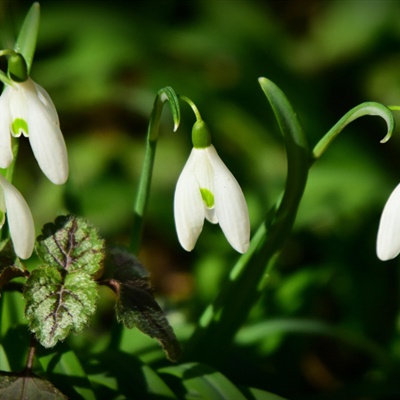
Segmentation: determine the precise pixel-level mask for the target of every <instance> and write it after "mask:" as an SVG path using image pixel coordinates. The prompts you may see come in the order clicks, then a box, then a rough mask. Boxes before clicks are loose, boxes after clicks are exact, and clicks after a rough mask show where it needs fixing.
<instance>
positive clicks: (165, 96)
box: [130, 87, 180, 254]
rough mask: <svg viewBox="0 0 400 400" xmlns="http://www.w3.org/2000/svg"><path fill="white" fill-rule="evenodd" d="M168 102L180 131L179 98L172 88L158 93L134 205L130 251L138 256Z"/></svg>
mask: <svg viewBox="0 0 400 400" xmlns="http://www.w3.org/2000/svg"><path fill="white" fill-rule="evenodd" d="M167 100H168V102H169V105H170V108H171V111H172V116H173V120H174V131H176V130H177V129H178V127H179V123H180V109H179V100H178V96H177V95H176V93H175V91H174V90H173V89H172V88H170V87H166V88H163V89H161V90H160V91H159V92H158V94H157V97H156V99H155V101H154V106H153V111H152V113H151V115H150V122H149V127H148V130H147V141H146V149H145V156H144V161H143V168H142V173H141V176H140V180H139V187H138V192H137V195H136V200H135V205H134V221H133V226H132V232H131V235H132V236H131V243H130V251H131V252H133V253H134V254H137V253H138V252H139V248H140V243H141V239H142V231H143V223H144V215H145V213H146V208H147V203H148V200H149V194H150V186H151V178H152V175H153V167H154V159H155V155H156V149H157V140H158V136H159V129H160V119H161V114H162V110H163V107H164V103H165V101H167Z"/></svg>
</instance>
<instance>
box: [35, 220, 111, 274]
mask: <svg viewBox="0 0 400 400" xmlns="http://www.w3.org/2000/svg"><path fill="white" fill-rule="evenodd" d="M36 252H37V254H38V255H39V257H40V258H41V259H42V260H43V262H45V263H46V264H48V265H51V266H53V267H55V268H58V269H62V270H66V271H68V272H74V271H84V272H86V273H88V274H89V275H93V276H94V277H95V278H97V277H100V276H101V274H102V266H103V258H104V240H103V239H102V238H100V236H99V234H98V232H97V229H96V228H95V227H93V226H92V225H90V224H89V223H88V222H87V221H86V220H85V219H84V218H81V217H75V216H72V215H68V216H61V217H58V218H57V219H56V220H55V223H54V224H53V223H49V224H46V225H44V227H43V230H42V235H40V236H39V237H38V238H37V242H36Z"/></svg>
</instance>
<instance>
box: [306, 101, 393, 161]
mask: <svg viewBox="0 0 400 400" xmlns="http://www.w3.org/2000/svg"><path fill="white" fill-rule="evenodd" d="M391 109H392V110H393V109H396V108H393V107H391ZM398 109H400V107H398ZM366 115H376V116H379V117H382V118H383V119H384V120H385V121H386V124H387V128H388V132H387V134H386V136H385V137H384V138H383V139H382V140H381V143H385V142H387V141H388V140H389V139H390V137H391V135H392V133H393V131H394V128H395V121H394V117H393V114H392V113H391V111H390V109H389V108H388V107H385V106H384V105H382V104H380V103H376V102H366V103H361V104H359V105H358V106H356V107H354V108H352V109H351V110H350V111H348V112H347V113H346V114H345V115H344V116H343V117H342V118H341V119H340V120H339V121H338V122H337V123H336V124H335V125H334V126H333V127H332V128H331V129H330V130H329V131H328V132H327V133H326V134H325V135H324V136H323V138H322V139H321V140H320V141H319V142H318V143H317V144H316V146H315V147H314V150H313V152H312V156H313V160H314V161H315V160H317V159H318V158H319V157H321V155H322V154H323V153H324V152H325V150H326V149H327V148H328V147H329V145H330V143H331V142H332V141H333V140H334V139H335V137H336V136H337V135H338V134H339V133H340V132H341V131H342V130H343V129H344V128H345V127H346V126H347V125H348V124H349V123H350V122H352V121H354V120H356V119H357V118H360V117H363V116H366Z"/></svg>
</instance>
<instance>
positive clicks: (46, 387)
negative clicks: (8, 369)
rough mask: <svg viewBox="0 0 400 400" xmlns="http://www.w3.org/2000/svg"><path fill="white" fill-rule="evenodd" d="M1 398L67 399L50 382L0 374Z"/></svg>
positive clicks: (34, 377)
mask: <svg viewBox="0 0 400 400" xmlns="http://www.w3.org/2000/svg"><path fill="white" fill-rule="evenodd" d="M0 398H1V399H2V400H25V399H41V400H65V399H67V397H66V396H64V395H63V394H62V393H61V392H60V391H59V390H58V389H57V388H55V387H54V386H53V385H52V384H51V383H50V382H48V381H46V380H44V379H41V378H38V377H36V376H34V375H28V376H18V375H11V374H5V373H0Z"/></svg>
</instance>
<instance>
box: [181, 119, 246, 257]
mask: <svg viewBox="0 0 400 400" xmlns="http://www.w3.org/2000/svg"><path fill="white" fill-rule="evenodd" d="M196 130H197V131H199V132H200V135H199V136H197V137H196V135H195V133H196ZM199 132H197V133H199ZM205 135H206V136H205ZM192 138H193V145H194V148H193V149H192V151H191V154H190V156H189V159H188V160H187V162H186V164H185V166H184V168H183V170H182V173H181V174H180V176H179V179H178V182H177V185H176V189H175V199H174V216H175V225H176V230H177V234H178V239H179V242H180V243H181V245H182V247H183V248H184V249H185V250H187V251H191V250H193V248H194V246H195V244H196V241H197V239H198V237H199V235H200V233H201V231H202V229H203V224H204V219H207V220H208V221H210V222H211V223H214V224H216V223H219V225H220V227H221V229H222V231H223V232H224V234H225V237H226V238H227V240H228V242H229V243H230V244H231V246H232V247H233V248H234V249H235V250H236V251H238V252H239V253H245V252H246V251H247V249H248V247H249V240H250V221H249V214H248V209H247V204H246V200H245V198H244V195H243V192H242V190H241V188H240V186H239V184H238V182H237V180H236V179H235V177H234V176H233V175H232V173H231V172H230V171H229V169H228V168H227V167H226V165H225V164H224V163H223V161H222V160H221V158H220V157H219V155H218V153H217V151H216V150H215V147H214V146H213V145H212V144H211V142H210V138H209V134H208V131H206V126H205V124H204V122H203V121H198V122H196V124H195V126H194V127H193V134H192Z"/></svg>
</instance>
